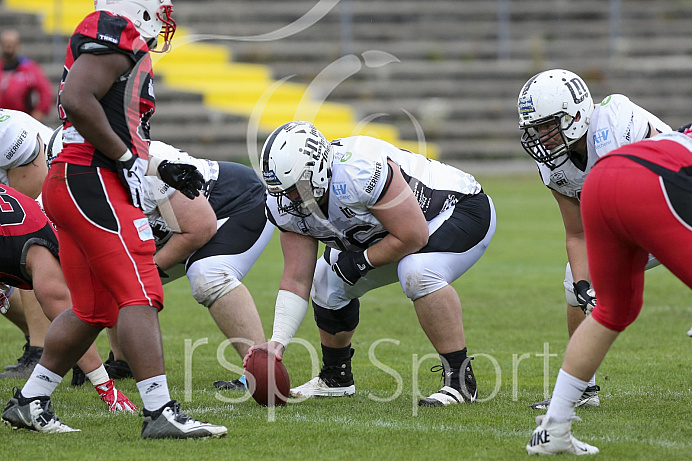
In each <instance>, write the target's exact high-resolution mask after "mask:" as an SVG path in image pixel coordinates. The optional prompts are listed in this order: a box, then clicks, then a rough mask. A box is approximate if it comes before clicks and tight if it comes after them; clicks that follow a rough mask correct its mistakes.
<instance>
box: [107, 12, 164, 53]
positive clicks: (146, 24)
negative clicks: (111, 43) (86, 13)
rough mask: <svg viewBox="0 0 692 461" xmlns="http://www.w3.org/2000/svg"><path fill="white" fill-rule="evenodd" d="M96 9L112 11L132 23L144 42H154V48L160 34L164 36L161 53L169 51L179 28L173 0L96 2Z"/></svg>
mask: <svg viewBox="0 0 692 461" xmlns="http://www.w3.org/2000/svg"><path fill="white" fill-rule="evenodd" d="M94 9H95V10H96V11H101V10H104V11H110V12H111V13H114V14H117V15H120V16H124V17H126V18H127V19H129V20H130V21H132V22H133V24H134V25H135V27H136V28H137V30H138V31H139V33H140V35H141V36H142V38H143V39H144V41H146V42H147V43H150V42H151V41H152V40H153V41H154V45H153V46H152V48H154V47H155V46H156V42H157V40H158V37H159V34H160V35H163V47H162V49H161V52H166V51H168V48H169V46H170V42H171V40H172V39H173V35H174V34H175V29H176V27H177V25H176V23H175V21H174V20H173V18H172V17H171V15H172V14H173V4H172V3H171V0H94ZM164 26H165V27H164ZM162 29H163V31H162Z"/></svg>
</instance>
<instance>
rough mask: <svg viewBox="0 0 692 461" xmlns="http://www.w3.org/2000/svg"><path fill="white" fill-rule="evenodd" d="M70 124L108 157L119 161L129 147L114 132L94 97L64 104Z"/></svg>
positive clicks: (81, 98) (77, 99)
mask: <svg viewBox="0 0 692 461" xmlns="http://www.w3.org/2000/svg"><path fill="white" fill-rule="evenodd" d="M63 109H65V113H66V114H67V118H68V119H69V120H70V123H72V125H73V126H74V127H75V129H76V130H77V131H78V132H79V134H80V135H82V137H84V139H86V140H87V141H88V142H89V144H91V145H92V146H94V147H95V148H96V149H97V150H98V151H99V152H101V153H103V154H104V155H106V156H107V157H109V158H111V159H113V160H117V159H118V158H120V157H121V156H122V155H123V154H124V153H125V151H126V150H127V146H126V145H125V143H124V142H123V141H122V139H120V138H119V137H118V135H117V134H116V133H115V131H113V129H112V128H111V126H110V123H109V122H108V118H107V117H106V113H105V112H104V111H103V107H101V104H100V103H99V102H98V100H96V99H95V98H93V97H80V98H76V101H74V102H73V101H72V100H68V102H67V103H65V102H63Z"/></svg>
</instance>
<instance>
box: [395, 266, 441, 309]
mask: <svg viewBox="0 0 692 461" xmlns="http://www.w3.org/2000/svg"><path fill="white" fill-rule="evenodd" d="M402 263H403V261H402ZM411 266H413V265H411ZM399 283H400V284H401V289H402V290H404V294H406V296H407V297H408V298H409V299H410V300H411V301H415V300H417V299H418V298H422V297H423V296H425V295H429V294H430V293H433V292H435V291H437V290H440V289H442V288H444V287H446V286H447V285H449V282H448V281H447V280H446V279H445V277H444V276H443V275H442V274H441V273H439V272H436V271H434V270H432V269H429V268H424V267H408V266H407V265H406V264H399Z"/></svg>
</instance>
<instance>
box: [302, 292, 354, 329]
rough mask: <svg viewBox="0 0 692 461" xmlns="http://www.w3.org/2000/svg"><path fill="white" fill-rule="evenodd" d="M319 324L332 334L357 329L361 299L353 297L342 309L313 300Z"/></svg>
mask: <svg viewBox="0 0 692 461" xmlns="http://www.w3.org/2000/svg"><path fill="white" fill-rule="evenodd" d="M312 309H313V311H314V312H315V323H317V326H318V327H319V328H320V329H322V330H324V331H326V332H327V333H329V334H331V335H335V334H337V333H339V332H342V331H351V330H355V328H356V327H357V326H358V321H359V320H360V301H358V299H352V300H351V302H349V303H348V304H346V305H345V306H344V307H342V308H341V309H337V310H332V309H326V308H324V307H322V306H319V305H317V304H315V301H314V300H313V301H312Z"/></svg>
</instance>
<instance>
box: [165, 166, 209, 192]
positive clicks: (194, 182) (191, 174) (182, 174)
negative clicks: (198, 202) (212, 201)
mask: <svg viewBox="0 0 692 461" xmlns="http://www.w3.org/2000/svg"><path fill="white" fill-rule="evenodd" d="M157 170H158V173H159V178H161V181H163V182H165V183H166V184H168V185H169V186H171V187H173V188H174V189H176V190H179V191H180V192H181V193H182V194H183V195H185V197H187V198H189V199H190V200H192V199H194V198H195V197H197V196H198V195H199V190H200V189H201V188H202V187H204V177H203V176H202V173H200V172H199V170H198V169H197V167H195V166H194V165H190V164H189V163H178V162H175V161H168V160H164V161H163V162H161V163H160V164H159V166H158V168H157Z"/></svg>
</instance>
